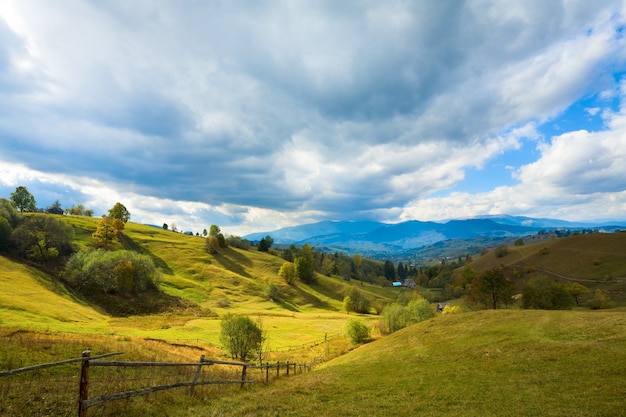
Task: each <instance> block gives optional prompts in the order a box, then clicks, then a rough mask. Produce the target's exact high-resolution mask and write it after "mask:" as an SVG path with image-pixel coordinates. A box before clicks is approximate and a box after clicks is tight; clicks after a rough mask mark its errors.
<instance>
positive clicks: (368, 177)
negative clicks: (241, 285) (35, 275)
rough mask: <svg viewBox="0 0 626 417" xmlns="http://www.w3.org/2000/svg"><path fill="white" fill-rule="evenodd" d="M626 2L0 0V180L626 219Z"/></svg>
mask: <svg viewBox="0 0 626 417" xmlns="http://www.w3.org/2000/svg"><path fill="white" fill-rule="evenodd" d="M625 28H626V2H625V1H611V0H602V1H594V2H591V1H588V0H562V1H559V0H525V1H523V2H522V1H518V0H511V1H504V0H497V1H496V0H494V1H489V0H467V1H463V0H430V1H429V0H423V1H399V0H398V1H396V0H386V1H367V0H363V1H350V0H346V1H340V2H338V1H330V0H328V1H325V0H317V1H307V0H301V1H295V0H294V1H280V0H275V1H262V0H259V1H257V0H249V1H248V0H241V1H238V0H229V1H218V0H215V1H213V0H206V1H205V0H203V1H192V0H180V1H147V0H133V1H126V0H116V1H108V0H98V1H96V0H92V1H83V0H60V1H54V2H51V1H47V0H41V1H37V0H17V1H13V0H2V1H0V197H4V198H9V197H10V194H11V193H12V192H13V191H15V188H16V187H18V186H25V187H27V188H28V190H29V191H30V192H31V194H33V196H34V197H35V199H36V201H37V205H38V207H42V208H45V207H47V206H49V205H51V204H53V203H54V202H55V201H57V200H58V201H59V202H60V203H61V205H62V207H64V208H69V207H72V206H75V205H78V204H83V205H84V206H85V207H86V208H90V209H92V210H94V215H95V216H100V215H102V214H106V213H107V211H108V209H110V208H111V207H113V205H114V204H115V203H116V202H121V203H122V204H124V206H126V208H127V209H128V211H129V212H130V213H131V221H134V222H139V223H147V224H155V225H159V226H160V225H162V224H163V223H166V224H168V225H170V227H171V226H172V225H175V226H176V227H177V228H178V229H179V230H189V231H193V232H201V231H202V230H203V229H205V228H206V229H208V228H209V226H210V225H211V224H216V225H218V226H220V228H221V229H222V232H224V233H226V234H232V235H240V236H243V235H245V234H248V233H252V232H261V231H271V230H275V229H278V228H282V227H287V226H293V225H298V224H305V223H312V222H316V221H322V220H376V221H381V222H388V223H396V222H400V221H406V220H423V221H426V220H430V221H444V220H447V219H458V218H467V217H472V216H478V215H486V214H510V215H523V216H530V217H541V218H557V219H563V220H572V221H579V220H586V221H613V220H626V36H625V35H626V33H625Z"/></svg>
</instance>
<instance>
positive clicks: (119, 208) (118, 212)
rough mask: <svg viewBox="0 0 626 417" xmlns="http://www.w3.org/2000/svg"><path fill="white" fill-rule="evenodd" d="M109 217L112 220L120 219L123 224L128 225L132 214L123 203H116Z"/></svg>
mask: <svg viewBox="0 0 626 417" xmlns="http://www.w3.org/2000/svg"><path fill="white" fill-rule="evenodd" d="M109 217H110V218H112V219H120V220H121V221H122V223H128V221H129V220H130V212H129V211H128V210H127V209H126V207H124V205H123V204H122V203H115V205H114V206H113V207H112V208H111V209H110V210H109Z"/></svg>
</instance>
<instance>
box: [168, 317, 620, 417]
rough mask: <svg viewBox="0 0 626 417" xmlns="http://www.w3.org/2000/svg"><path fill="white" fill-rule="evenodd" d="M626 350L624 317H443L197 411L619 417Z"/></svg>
mask: <svg viewBox="0 0 626 417" xmlns="http://www.w3.org/2000/svg"><path fill="white" fill-rule="evenodd" d="M624 352H626V315H625V314H624V313H623V312H547V311H481V312H476V313H467V314H462V315H453V316H441V317H438V318H435V319H432V320H429V321H427V322H422V323H419V324H416V325H413V326H411V327H409V328H406V329H404V330H402V331H399V332H397V333H394V334H393V335H391V336H389V337H386V338H384V339H381V340H378V341H376V342H373V343H370V344H368V345H365V346H362V347H360V348H359V349H356V350H355V351H353V352H350V353H349V354H347V355H344V356H342V357H340V358H337V359H335V360H333V361H331V362H329V363H328V364H326V365H325V366H324V367H323V369H319V370H317V371H315V372H312V373H310V374H306V375H303V376H299V377H297V378H293V379H291V380H289V381H285V380H281V381H279V382H278V383H276V384H273V385H270V386H267V387H258V389H257V387H254V388H255V389H250V390H247V391H244V392H241V393H239V392H236V393H233V395H231V396H227V397H220V398H216V399H215V400H214V401H212V402H211V404H210V405H198V406H196V407H193V408H191V409H190V410H189V411H190V412H191V414H194V415H209V416H219V415H229V416H253V415H254V416H275V415H280V416H318V415H334V416H364V415H372V416H394V415H406V416H411V415H419V416H460V415H462V416H477V417H478V416H479V417H484V416H542V417H543V416H620V415H624V409H625V406H626V400H625V398H626V385H625V384H624V380H623V376H624V375H626V354H625V353H624ZM174 415H181V416H182V415H186V414H184V413H181V414H174Z"/></svg>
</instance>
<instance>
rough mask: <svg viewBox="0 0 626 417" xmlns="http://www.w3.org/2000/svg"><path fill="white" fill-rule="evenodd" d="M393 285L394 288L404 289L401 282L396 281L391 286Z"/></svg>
mask: <svg viewBox="0 0 626 417" xmlns="http://www.w3.org/2000/svg"><path fill="white" fill-rule="evenodd" d="M391 285H393V287H394V288H400V287H402V283H401V282H400V281H394V282H393V284H391Z"/></svg>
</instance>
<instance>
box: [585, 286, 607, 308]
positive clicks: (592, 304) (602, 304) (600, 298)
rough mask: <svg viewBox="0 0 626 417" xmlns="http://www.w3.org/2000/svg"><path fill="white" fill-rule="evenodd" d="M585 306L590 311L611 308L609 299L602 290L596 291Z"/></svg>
mask: <svg viewBox="0 0 626 417" xmlns="http://www.w3.org/2000/svg"><path fill="white" fill-rule="evenodd" d="M587 306H588V307H589V308H590V309H592V310H600V309H605V308H611V299H610V298H609V296H608V295H607V294H605V293H604V292H603V291H602V290H600V289H596V290H595V291H594V293H593V297H592V298H591V299H590V300H589V301H587Z"/></svg>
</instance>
